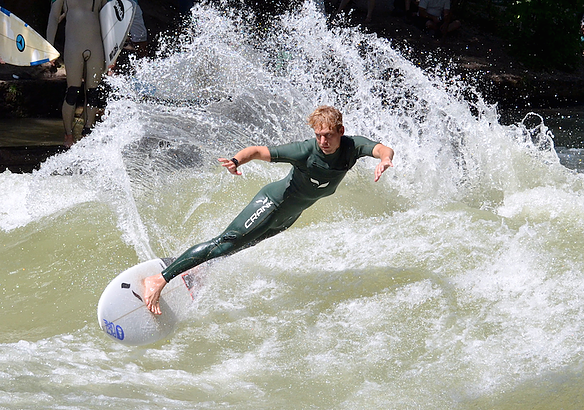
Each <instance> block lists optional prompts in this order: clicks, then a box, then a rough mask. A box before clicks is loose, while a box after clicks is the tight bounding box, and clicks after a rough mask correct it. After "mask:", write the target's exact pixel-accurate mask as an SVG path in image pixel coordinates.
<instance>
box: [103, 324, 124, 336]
mask: <svg viewBox="0 0 584 410" xmlns="http://www.w3.org/2000/svg"><path fill="white" fill-rule="evenodd" d="M103 323H104V324H105V328H104V329H103V330H105V332H106V333H107V334H108V335H110V336H112V337H115V338H116V339H119V340H124V329H122V327H121V326H120V325H116V324H115V323H113V322H109V321H107V320H105V319H103Z"/></svg>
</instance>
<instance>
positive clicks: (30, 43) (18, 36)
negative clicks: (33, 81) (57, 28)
mask: <svg viewBox="0 0 584 410" xmlns="http://www.w3.org/2000/svg"><path fill="white" fill-rule="evenodd" d="M57 57H59V52H58V51H57V50H55V48H54V47H53V46H52V45H51V43H49V42H48V41H47V40H45V39H44V38H43V37H42V36H41V35H40V34H39V33H37V32H36V31H34V30H33V29H32V28H31V27H30V26H29V25H28V24H26V23H25V22H24V21H22V20H21V19H19V18H18V17H16V16H15V15H14V14H13V13H11V12H10V11H8V10H6V9H5V8H3V7H0V58H1V59H2V60H3V61H4V62H5V63H8V64H13V65H18V66H35V65H39V64H43V63H47V62H49V61H52V60H54V59H56V58H57Z"/></svg>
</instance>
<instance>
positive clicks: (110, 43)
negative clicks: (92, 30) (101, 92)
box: [99, 0, 136, 70]
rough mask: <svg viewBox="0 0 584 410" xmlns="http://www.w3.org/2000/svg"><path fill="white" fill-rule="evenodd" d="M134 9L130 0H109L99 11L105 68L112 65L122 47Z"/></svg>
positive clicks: (132, 18) (130, 24)
mask: <svg viewBox="0 0 584 410" xmlns="http://www.w3.org/2000/svg"><path fill="white" fill-rule="evenodd" d="M135 11H136V8H135V6H134V3H133V2H131V1H130V0H110V1H108V2H107V3H106V5H105V6H103V8H102V9H101V10H100V12H99V23H100V25H101V38H102V40H103V51H104V54H105V67H106V70H107V69H108V68H111V67H112V66H113V64H114V63H115V61H116V58H118V55H119V54H120V51H122V48H123V47H124V42H125V41H126V37H127V36H128V32H129V31H130V27H131V26H132V20H134V13H135Z"/></svg>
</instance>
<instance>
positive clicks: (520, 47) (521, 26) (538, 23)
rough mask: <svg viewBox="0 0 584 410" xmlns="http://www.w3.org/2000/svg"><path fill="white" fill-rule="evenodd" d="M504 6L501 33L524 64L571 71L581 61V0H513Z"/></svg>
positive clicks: (582, 9) (582, 4)
mask: <svg viewBox="0 0 584 410" xmlns="http://www.w3.org/2000/svg"><path fill="white" fill-rule="evenodd" d="M510 3H511V4H508V5H507V7H506V13H505V14H506V15H507V18H508V20H507V22H508V25H507V26H506V27H505V28H504V35H505V37H506V38H507V39H508V41H509V43H510V45H511V49H512V51H513V52H514V53H515V54H516V55H517V56H518V57H519V58H520V59H521V60H522V61H523V62H524V63H525V64H526V65H528V66H530V67H534V68H543V69H554V68H557V69H561V70H565V71H573V70H575V69H577V68H578V66H579V65H580V63H581V61H582V43H581V40H580V36H581V34H580V22H581V20H582V14H583V12H584V0H559V1H558V0H515V1H513V2H510Z"/></svg>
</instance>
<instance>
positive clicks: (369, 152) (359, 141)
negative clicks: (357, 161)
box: [351, 136, 379, 158]
mask: <svg viewBox="0 0 584 410" xmlns="http://www.w3.org/2000/svg"><path fill="white" fill-rule="evenodd" d="M351 138H352V139H353V141H355V154H356V157H357V158H361V157H372V156H373V148H375V146H376V145H377V144H379V142H375V141H372V140H370V139H369V138H365V137H359V136H355V137H351Z"/></svg>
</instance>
